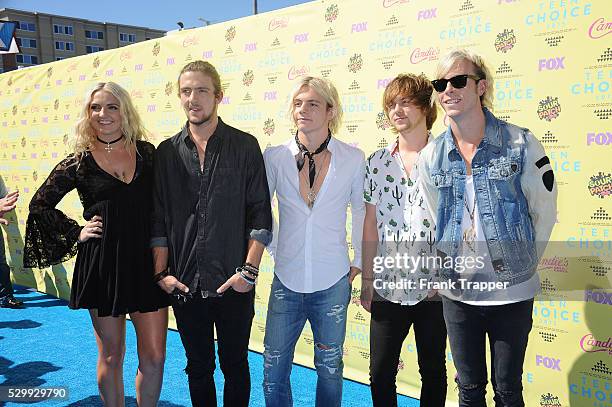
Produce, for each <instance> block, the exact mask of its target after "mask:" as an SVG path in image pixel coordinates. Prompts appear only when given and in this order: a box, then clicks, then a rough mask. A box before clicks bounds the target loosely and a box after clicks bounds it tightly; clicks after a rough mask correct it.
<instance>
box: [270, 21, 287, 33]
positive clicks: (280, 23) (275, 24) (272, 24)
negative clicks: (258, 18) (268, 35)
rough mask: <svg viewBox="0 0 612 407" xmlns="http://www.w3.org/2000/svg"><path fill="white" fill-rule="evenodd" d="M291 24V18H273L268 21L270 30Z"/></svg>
mask: <svg viewBox="0 0 612 407" xmlns="http://www.w3.org/2000/svg"><path fill="white" fill-rule="evenodd" d="M288 26H289V20H288V19H287V18H273V19H272V20H270V22H269V23H268V31H274V30H277V29H279V28H287V27H288Z"/></svg>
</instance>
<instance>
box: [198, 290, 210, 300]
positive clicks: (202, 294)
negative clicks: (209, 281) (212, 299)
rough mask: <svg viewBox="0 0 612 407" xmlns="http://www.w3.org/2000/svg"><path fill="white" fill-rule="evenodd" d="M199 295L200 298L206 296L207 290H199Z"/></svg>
mask: <svg viewBox="0 0 612 407" xmlns="http://www.w3.org/2000/svg"><path fill="white" fill-rule="evenodd" d="M200 295H201V296H202V298H208V290H200Z"/></svg>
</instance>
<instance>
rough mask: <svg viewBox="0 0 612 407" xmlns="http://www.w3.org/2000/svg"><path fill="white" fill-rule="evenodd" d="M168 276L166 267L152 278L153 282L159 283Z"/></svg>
mask: <svg viewBox="0 0 612 407" xmlns="http://www.w3.org/2000/svg"><path fill="white" fill-rule="evenodd" d="M169 274H170V272H169V271H168V267H166V268H165V269H163V270H162V271H160V272H159V273H157V274H155V275H154V276H153V282H154V283H159V282H160V281H161V280H163V279H164V278H166V277H168V275H169Z"/></svg>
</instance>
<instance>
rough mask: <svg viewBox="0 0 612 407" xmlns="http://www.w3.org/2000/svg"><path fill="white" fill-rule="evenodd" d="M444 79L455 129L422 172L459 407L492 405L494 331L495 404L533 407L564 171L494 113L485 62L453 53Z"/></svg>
mask: <svg viewBox="0 0 612 407" xmlns="http://www.w3.org/2000/svg"><path fill="white" fill-rule="evenodd" d="M435 77H436V78H438V79H436V80H434V81H432V83H433V85H434V88H435V90H436V93H437V97H438V101H439V103H440V104H441V106H442V108H443V109H444V111H445V113H446V117H447V120H448V122H449V124H450V125H449V127H448V129H447V130H446V132H444V133H443V134H441V135H440V136H439V137H437V138H436V139H435V140H434V141H433V142H432V143H430V144H429V145H428V146H427V147H426V148H425V149H424V150H423V151H422V153H421V157H420V164H419V167H420V168H421V176H422V177H423V180H424V190H425V191H424V192H425V195H426V199H427V200H429V202H428V203H429V205H428V207H429V208H434V209H432V210H433V211H435V212H436V213H433V214H432V217H433V219H435V220H436V221H435V222H436V224H437V236H436V240H437V242H438V247H437V248H438V254H439V256H441V259H442V260H444V261H443V264H444V265H443V266H442V270H441V276H442V280H441V281H440V282H439V283H440V287H441V288H442V290H441V293H442V294H443V306H444V319H445V322H446V327H447V330H448V336H449V341H450V345H451V351H452V354H453V360H454V363H455V367H456V368H457V373H458V374H457V378H456V381H457V384H458V387H459V405H460V406H462V407H463V406H483V407H484V406H486V402H485V392H486V384H487V366H486V356H485V346H486V343H485V334H486V335H487V336H488V337H489V341H490V349H491V371H492V374H491V381H492V385H493V389H494V392H495V396H494V399H495V403H496V404H495V405H496V406H524V405H525V404H524V401H523V396H522V383H521V374H522V369H523V361H524V358H525V350H526V348H527V340H528V337H529V332H530V331H531V327H532V309H533V298H534V297H535V295H536V294H538V292H539V290H540V282H539V278H538V275H537V274H536V267H537V264H538V261H539V259H540V258H541V256H542V253H543V251H544V249H545V247H546V243H547V242H548V239H549V237H550V234H551V231H552V228H553V226H554V223H555V219H556V212H557V210H556V202H557V188H556V184H555V180H554V174H553V171H552V167H551V166H550V161H549V159H548V157H547V156H546V154H545V152H544V149H543V148H542V145H541V144H540V143H539V141H538V140H537V139H536V138H535V137H534V135H533V134H532V133H531V132H530V131H529V130H527V129H525V128H521V127H518V126H515V125H512V124H509V123H506V122H504V121H502V120H500V119H498V118H496V117H495V116H494V115H493V114H492V113H491V112H490V111H489V110H488V108H490V107H491V98H492V94H493V80H492V77H491V74H490V72H489V70H488V69H487V67H486V66H485V63H484V61H483V60H482V58H481V57H479V56H478V55H475V54H473V53H472V52H470V51H468V50H456V51H452V52H451V53H450V54H448V55H447V56H446V57H444V58H443V59H442V60H441V61H440V63H439V65H438V68H437V72H436V75H435ZM436 208H437V211H436ZM470 258H471V261H470V260H469V259H470ZM449 259H450V261H451V263H449V262H448V261H445V260H449Z"/></svg>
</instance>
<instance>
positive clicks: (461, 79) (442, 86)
mask: <svg viewBox="0 0 612 407" xmlns="http://www.w3.org/2000/svg"><path fill="white" fill-rule="evenodd" d="M468 78H472V79H474V80H475V81H476V83H478V81H481V80H483V79H484V78H479V77H478V76H474V75H469V74H463V75H457V76H453V77H452V78H450V79H435V80H433V81H431V84H432V85H433V87H434V89H435V90H436V92H444V91H445V90H446V85H447V84H448V83H449V82H450V84H451V85H453V88H455V89H461V88H465V85H467V80H468Z"/></svg>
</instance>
